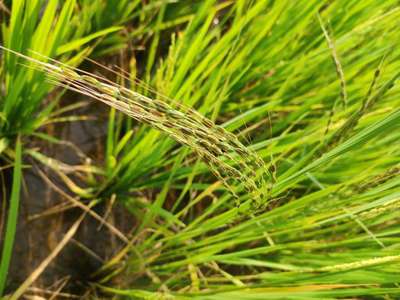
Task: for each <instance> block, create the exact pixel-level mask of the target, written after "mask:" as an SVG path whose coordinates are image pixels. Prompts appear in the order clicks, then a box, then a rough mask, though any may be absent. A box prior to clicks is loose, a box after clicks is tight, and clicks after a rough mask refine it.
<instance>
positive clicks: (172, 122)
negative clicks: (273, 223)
mask: <svg viewBox="0 0 400 300" xmlns="http://www.w3.org/2000/svg"><path fill="white" fill-rule="evenodd" d="M0 47H1V46H0ZM1 49H3V50H6V51H9V52H11V53H14V54H15V55H17V56H19V57H21V58H23V59H25V60H28V61H30V62H31V63H32V67H33V68H35V69H37V70H40V71H42V72H44V73H45V74H46V75H47V77H48V81H49V82H50V83H52V84H54V85H57V86H60V87H63V88H66V89H69V90H72V91H75V92H78V93H81V94H83V95H86V96H88V97H91V98H94V99H96V100H99V101H101V102H103V103H105V104H107V105H109V106H111V107H114V108H115V109H117V110H119V111H121V112H123V113H125V114H126V115H128V116H130V117H132V118H134V119H136V120H138V121H140V122H144V123H147V124H148V125H150V126H152V127H154V128H156V129H158V130H160V131H163V132H165V133H166V134H168V135H169V136H170V137H172V138H173V139H174V140H176V141H177V142H179V143H181V144H184V145H186V146H188V147H190V148H191V149H192V150H193V151H194V152H195V153H196V154H197V155H198V156H199V157H200V158H201V159H202V160H203V161H204V162H205V163H206V164H207V165H208V166H209V168H210V170H211V172H212V173H213V174H214V175H215V176H216V177H217V178H219V179H220V180H221V181H222V183H223V184H224V185H225V186H226V188H227V189H228V190H229V191H230V192H231V194H232V195H233V196H234V197H235V198H236V205H237V206H240V205H241V204H242V203H243V201H250V204H251V205H250V207H251V208H252V209H254V210H260V209H263V208H265V207H266V205H267V203H268V197H269V196H268V193H269V191H270V187H268V186H267V181H266V178H267V177H268V174H267V173H268V171H267V168H266V166H265V165H264V162H263V160H262V159H261V158H260V157H259V156H258V155H257V154H256V153H255V152H253V151H251V150H249V149H248V148H247V147H245V146H244V145H243V144H242V143H241V142H240V141H239V139H238V138H237V137H236V136H235V135H234V134H232V133H230V132H228V131H226V130H225V129H224V128H222V127H221V126H218V125H216V124H215V123H214V122H212V121H211V120H209V119H207V118H206V117H204V116H202V115H201V114H200V113H198V112H197V111H195V110H194V109H192V108H189V107H186V106H184V105H182V104H180V103H178V102H176V101H173V102H172V103H167V102H165V101H163V100H160V99H151V98H149V97H146V96H144V95H142V94H140V93H137V92H135V91H132V90H130V89H128V88H126V87H123V86H120V85H118V84H115V83H113V82H111V81H109V80H107V79H104V78H102V77H100V76H95V75H92V74H89V73H87V72H85V71H82V70H78V69H74V68H71V67H69V66H67V65H64V64H62V63H60V62H58V61H55V60H50V61H51V63H46V62H42V61H40V60H37V59H35V58H33V57H29V56H26V55H23V54H20V53H18V52H14V51H12V50H9V49H6V48H4V47H1ZM255 170H261V174H257V173H256V171H255ZM240 185H242V186H243V190H242V191H240V190H239V191H237V190H235V188H234V187H235V186H240ZM244 195H246V196H248V197H241V196H244Z"/></svg>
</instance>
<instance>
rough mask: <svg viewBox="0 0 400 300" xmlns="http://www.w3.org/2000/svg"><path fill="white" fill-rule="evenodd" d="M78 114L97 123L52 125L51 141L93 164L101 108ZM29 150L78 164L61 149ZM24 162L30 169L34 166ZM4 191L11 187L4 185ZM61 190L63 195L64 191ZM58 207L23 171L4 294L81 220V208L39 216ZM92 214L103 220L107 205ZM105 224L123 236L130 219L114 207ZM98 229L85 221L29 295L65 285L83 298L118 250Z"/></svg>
mask: <svg viewBox="0 0 400 300" xmlns="http://www.w3.org/2000/svg"><path fill="white" fill-rule="evenodd" d="M67 98H68V97H67ZM102 110H103V111H102ZM80 113H81V114H86V115H92V116H96V118H97V120H95V121H84V122H74V123H70V124H67V125H61V124H56V127H54V128H53V129H50V130H54V131H57V135H56V136H61V137H63V139H65V140H68V141H71V142H73V143H74V144H75V145H78V146H79V148H80V150H82V151H83V152H84V153H85V154H86V155H88V156H89V157H90V158H92V159H93V160H95V161H96V160H99V159H101V153H102V147H101V144H102V141H104V135H105V131H106V125H105V124H106V122H104V121H103V120H102V116H104V115H105V114H106V112H105V111H104V107H103V106H101V105H97V104H93V105H90V106H88V107H85V108H84V111H80ZM34 146H40V150H41V152H43V153H46V154H48V155H49V156H51V157H55V158H59V159H60V160H62V161H63V162H65V163H69V164H71V165H73V164H76V163H78V161H79V160H78V157H77V155H75V154H74V152H73V151H71V149H70V148H69V147H66V146H64V145H58V146H52V147H49V145H48V144H47V143H45V144H43V145H34ZM28 160H29V158H28ZM26 162H29V163H31V162H33V160H30V161H26ZM40 168H41V170H42V171H43V172H44V173H45V174H46V176H48V178H49V179H50V180H51V181H52V182H54V183H55V184H56V185H57V186H58V187H61V188H62V184H61V182H60V181H59V180H58V178H57V177H56V175H54V173H53V172H51V171H49V170H48V169H45V168H44V167H43V166H40ZM10 173H11V172H9V174H8V175H10ZM8 177H9V176H8ZM7 186H10V184H9V183H8V184H7ZM62 189H63V188H62ZM63 190H64V191H66V189H63ZM62 202H64V203H67V202H68V201H66V199H65V198H64V197H62V196H60V195H59V193H57V192H56V191H54V189H52V188H51V187H49V185H48V184H47V183H46V182H45V181H44V180H43V179H42V178H41V177H40V176H39V173H38V169H37V168H32V169H30V170H25V171H24V187H23V195H22V198H21V206H20V214H19V223H18V229H17V234H16V241H15V247H14V248H15V249H14V255H13V258H12V262H11V266H10V272H9V285H8V288H7V290H8V291H12V290H14V289H15V288H17V287H18V286H19V285H20V284H21V283H22V282H23V281H24V280H25V279H26V278H27V276H29V274H31V273H32V272H33V271H34V270H35V269H36V268H37V266H38V265H39V264H40V263H41V262H42V261H43V260H44V259H45V258H46V257H47V256H48V255H49V254H50V253H51V251H52V250H53V249H54V248H55V247H56V246H57V244H58V243H59V242H60V240H61V239H62V238H63V236H64V234H65V233H66V232H67V231H68V229H69V228H70V227H71V226H72V224H74V222H75V221H76V220H77V219H78V218H79V216H80V215H81V213H82V210H81V209H80V208H72V209H68V210H66V211H64V212H62V211H59V210H56V212H54V213H52V214H49V215H44V214H43V213H44V212H48V211H49V209H51V208H54V207H56V205H58V204H60V203H62ZM0 209H1V208H0ZM94 210H95V212H97V213H98V214H99V215H100V216H104V215H105V213H106V211H107V205H106V204H104V205H98V206H97V207H96V208H95V209H94ZM107 221H108V222H109V223H111V224H114V225H115V226H116V227H117V228H120V229H121V228H122V229H123V228H125V229H126V230H128V229H129V228H131V227H132V220H131V218H127V217H124V210H123V209H122V208H118V206H116V205H115V206H114V207H113V210H112V213H111V215H110V216H109V217H107ZM99 225H100V224H99V222H98V221H97V220H95V219H94V218H93V217H91V216H86V217H85V220H84V221H83V223H82V224H81V226H80V228H79V230H78V232H77V233H76V234H75V236H74V237H73V239H72V240H71V241H70V242H69V243H68V244H67V246H66V247H65V248H64V249H63V250H62V252H61V253H60V255H59V256H58V257H57V258H56V259H55V260H54V261H53V262H52V263H51V264H50V266H49V267H48V268H47V269H46V270H45V271H44V273H43V274H42V275H41V276H40V278H39V279H38V280H37V281H36V282H35V284H34V285H33V287H34V288H33V289H31V291H32V293H33V294H39V295H41V296H43V297H45V298H46V299H47V297H46V295H45V294H42V293H41V292H38V290H37V288H40V289H51V290H56V289H57V288H58V287H61V286H62V285H63V284H65V287H64V288H63V289H62V291H63V292H67V293H73V294H78V295H82V293H84V292H85V290H87V287H88V284H89V282H90V277H91V274H92V273H93V272H94V271H96V270H97V269H98V268H99V267H100V266H101V265H102V263H103V261H104V260H105V259H107V258H109V257H110V256H112V254H114V253H115V251H116V250H118V249H120V246H121V245H122V243H121V242H120V240H119V239H118V238H117V237H115V236H114V235H113V234H112V233H111V232H110V231H109V230H108V229H107V228H106V227H105V226H99ZM0 249H1V245H0ZM35 288H36V289H35ZM47 296H48V295H47Z"/></svg>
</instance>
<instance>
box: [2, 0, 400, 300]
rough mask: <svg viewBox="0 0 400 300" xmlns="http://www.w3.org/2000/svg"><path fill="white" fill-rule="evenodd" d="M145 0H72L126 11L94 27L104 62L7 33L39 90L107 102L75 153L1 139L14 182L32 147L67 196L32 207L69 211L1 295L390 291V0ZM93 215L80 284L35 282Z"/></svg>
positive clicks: (31, 161)
mask: <svg viewBox="0 0 400 300" xmlns="http://www.w3.org/2000/svg"><path fill="white" fill-rule="evenodd" d="M139 2H140V1H132V2H130V1H121V2H120V4H118V5H116V9H115V14H114V13H113V14H111V15H110V19H107V14H106V11H107V10H110V9H111V8H112V7H113V5H114V4H113V3H111V1H107V0H98V1H94V2H93V3H94V4H90V3H89V2H87V1H82V2H81V3H80V4H82V5H83V6H82V7H85V5H88V7H89V6H90V7H92V8H94V11H95V12H94V15H95V16H96V17H95V18H94V19H92V21H91V22H92V23H90V24H91V25H93V28H96V29H99V28H103V27H104V26H106V27H107V26H113V25H118V26H122V27H123V29H121V31H118V32H121V34H120V35H111V36H110V37H108V38H105V39H104V40H102V42H101V47H100V48H99V50H98V52H97V53H98V55H99V56H97V55H95V57H96V60H97V61H98V62H96V61H92V60H91V61H90V62H88V63H85V64H84V65H82V66H81V67H79V68H76V64H74V63H70V62H68V61H67V60H63V59H62V60H59V59H57V60H55V59H53V58H51V56H52V55H51V54H49V53H46V52H43V51H38V50H37V49H32V50H34V51H29V50H26V51H25V50H24V51H20V49H15V48H13V47H10V46H9V45H7V44H5V45H4V47H3V46H2V47H1V49H2V50H3V53H7V54H4V55H6V56H7V57H13V60H14V61H15V62H19V63H20V64H16V65H14V67H15V68H16V69H17V70H18V72H21V73H23V72H33V73H34V74H38V76H40V78H41V79H42V80H43V84H46V86H47V85H49V86H48V88H47V91H49V90H52V93H54V94H55V95H60V97H61V94H63V97H62V98H63V99H67V100H68V101H71V99H72V98H73V97H75V96H76V95H78V94H79V95H80V96H81V97H83V98H81V99H83V100H82V101H87V102H90V103H93V104H94V107H95V108H96V110H95V113H94V114H95V115H96V116H97V115H100V113H98V112H99V111H101V109H105V108H106V109H107V110H108V109H109V111H107V113H108V115H107V117H106V118H105V119H102V122H103V124H106V126H107V128H106V130H105V133H104V137H99V138H98V145H100V146H98V147H97V148H99V149H98V152H96V153H97V154H96V155H97V156H94V155H93V153H82V155H80V156H79V158H80V161H79V162H77V163H76V164H74V165H71V164H69V163H67V162H65V161H63V158H62V157H61V158H60V157H57V158H56V157H51V155H50V154H48V153H46V149H39V148H37V147H34V145H35V144H34V141H35V138H34V137H30V138H28V137H26V136H25V137H24V136H22V138H23V139H24V140H25V142H26V141H29V140H31V141H32V146H31V145H30V144H29V143H28V144H26V145H27V146H25V148H24V149H23V151H21V150H22V149H21V140H20V139H17V141H18V142H17V146H16V147H8V146H6V147H5V148H7V149H8V150H7V153H8V158H9V160H8V162H10V163H11V166H12V167H13V172H12V173H13V178H12V180H11V182H12V184H13V190H12V193H11V195H10V198H11V200H13V199H15V198H16V197H18V194H19V191H20V189H21V186H20V182H21V180H20V179H21V177H23V176H24V172H26V171H25V170H26V169H28V168H30V166H31V165H32V166H35V167H36V168H38V169H39V171H38V174H37V175H38V176H41V177H42V178H45V183H46V184H48V185H49V186H51V189H53V190H55V191H57V193H59V194H60V195H61V196H62V199H64V200H65V202H61V203H57V204H55V205H54V207H50V209H48V210H45V211H44V212H43V216H46V217H49V218H51V217H52V216H53V215H55V214H64V213H65V212H69V213H73V212H75V213H76V215H77V216H76V221H75V223H73V225H72V226H71V227H70V229H69V230H68V231H66V234H65V236H64V237H62V238H61V237H60V238H59V240H60V243H59V244H58V245H57V247H54V248H53V250H52V251H51V252H49V256H48V257H47V258H46V259H45V260H43V261H41V263H40V264H38V267H37V269H36V271H35V272H32V274H31V275H30V276H29V277H28V278H27V279H26V280H25V281H24V282H22V283H21V285H19V288H17V289H16V290H10V289H9V290H7V296H9V297H10V298H11V299H15V298H18V297H19V296H22V295H26V296H28V297H29V296H32V295H35V296H36V295H40V296H44V295H49V294H52V293H53V294H52V295H54V293H56V291H58V292H64V294H63V295H64V296H63V297H72V298H74V297H78V298H79V297H81V298H85V297H86V298H87V297H89V298H94V299H97V298H99V299H103V298H106V299H221V300H222V299H227V298H229V299H397V298H398V297H399V295H400V287H399V284H400V282H399V278H400V272H399V270H400V268H399V266H400V255H399V247H400V240H399V230H400V227H399V225H400V222H399V200H400V193H399V192H400V180H399V178H400V177H399V175H400V171H399V170H400V165H399V158H400V147H399V145H400V144H399V143H398V140H399V138H400V130H399V129H400V128H399V124H400V110H399V103H400V100H399V95H400V93H399V92H400V90H399V84H398V82H399V76H400V72H399V71H398V70H399V66H400V64H399V59H398V58H399V57H400V50H399V48H398V46H397V44H396V41H397V40H398V39H399V38H400V32H399V31H398V30H397V28H398V19H399V16H400V7H399V4H398V2H397V1H394V0H393V1H392V0H389V1H382V2H379V1H378V2H377V1H373V0H366V1H362V2H360V1H356V0H350V1H348V0H346V1H345V0H337V1H322V2H321V1H316V0H315V1H314V0H312V1H247V0H239V1H216V0H207V1H198V2H197V1H195V2H193V3H190V4H189V3H188V2H185V1H183V2H171V1H148V2H146V3H144V4H143V7H142V8H143V9H142V10H137V11H136V9H138V7H139V4H138V3H139ZM147 12H149V14H150V15H151V16H152V18H151V20H152V21H150V22H149V21H148V20H147V19H146V18H145V17H144V16H146V14H147ZM86 16H87V18H89V15H86ZM116 16H117V17H116ZM118 17H120V18H118ZM131 20H134V21H132V22H130V21H131ZM88 27H90V26H89V25H88V24H86V25H85V28H88ZM131 38H134V40H133V41H131V40H130V39H131ZM77 49H79V47H77ZM104 54H107V55H109V56H108V57H107V59H105V60H102V59H101V57H100V55H104ZM115 65H118V66H117V67H116V66H115ZM24 70H25V71H24ZM27 70H29V71H27ZM138 78H142V79H143V80H139V79H138ZM65 91H69V92H68V93H65ZM64 93H65V94H64ZM71 95H75V96H71ZM93 99H94V100H97V101H92V100H93ZM102 104H105V105H102ZM60 105H61V108H60V109H62V102H61V104H60ZM70 105H71V104H70ZM72 105H73V104H72ZM71 113H73V114H74V115H73V116H72V117H73V118H74V120H78V119H79V117H80V116H81V115H80V112H79V111H76V112H74V111H71ZM217 124H218V125H217ZM44 127H45V125H44ZM20 134H21V133H20ZM57 138H58V137H57V134H53V135H51V134H49V135H48V140H54V139H57ZM74 147H75V149H76V147H77V148H78V150H76V151H78V152H79V151H80V153H81V152H84V151H82V150H80V149H79V147H80V145H79V144H78V145H74ZM14 149H15V150H14ZM37 166H39V167H37ZM40 168H43V170H47V171H48V172H49V173H50V174H54V177H51V176H52V175H47V174H44V172H43V171H41V169H40ZM22 202H23V201H22ZM13 203H14V205H10V212H9V216H10V217H9V220H11V221H10V222H11V223H13V224H15V222H16V218H17V214H16V211H17V206H16V205H15V204H16V202H15V201H14V202H13ZM65 203H69V205H66V204H65ZM102 208H104V209H105V210H104V213H103V211H102ZM81 210H83V212H81ZM114 210H115V211H117V210H123V211H124V213H125V214H124V215H123V217H121V215H120V214H117V213H115V214H114ZM92 217H93V218H94V219H95V220H96V222H100V226H99V228H100V227H102V226H104V227H106V230H107V232H109V233H110V234H111V236H112V237H113V238H115V239H116V240H117V242H115V241H113V242H111V243H110V248H111V250H112V251H111V253H112V255H111V256H107V255H105V256H104V257H103V256H101V255H99V254H97V253H96V251H94V250H91V249H90V246H86V245H85V241H82V244H81V245H80V248H83V249H85V253H86V254H87V255H88V256H91V257H95V258H96V259H97V260H98V261H101V266H100V267H99V268H98V269H97V271H96V272H93V274H92V275H91V276H88V278H85V279H84V280H81V281H80V282H79V284H80V285H81V286H83V287H84V292H83V293H82V294H79V293H76V292H74V291H73V290H72V289H70V286H72V285H69V284H70V283H72V281H73V280H71V279H66V280H64V281H62V282H64V283H63V284H61V283H60V282H61V281H56V280H55V281H54V282H56V283H57V284H55V285H54V286H57V287H58V290H57V289H56V288H54V289H53V288H52V287H50V285H48V287H49V288H48V290H46V291H47V293H49V294H45V291H44V290H43V289H41V290H38V289H36V290H34V289H32V288H33V287H36V285H35V284H38V278H40V275H41V274H45V273H46V271H47V267H48V266H50V265H51V264H54V263H55V262H57V261H59V260H60V259H61V256H60V255H59V254H60V252H61V251H63V249H64V247H65V245H67V244H70V243H73V242H74V243H77V242H76V241H73V236H74V235H75V234H76V233H77V231H78V228H80V227H81V226H82V222H83V221H82V220H85V219H86V218H92ZM118 218H123V219H124V221H127V222H128V224H129V226H130V227H129V228H123V226H121V227H119V226H118V224H119V223H118ZM116 219H117V222H116ZM7 228H10V231H8V234H7V236H6V240H7V241H8V243H7V245H6V246H4V247H3V249H4V251H3V252H4V253H5V259H3V261H4V262H5V263H3V264H2V265H1V267H0V276H3V277H0V280H1V278H3V279H2V280H3V285H4V283H5V282H6V280H5V279H4V278H5V276H4V274H5V273H4V270H6V269H7V267H5V264H8V262H9V261H10V257H11V255H12V251H11V249H12V247H11V246H10V245H12V244H13V241H12V240H13V236H14V230H15V226H12V225H10V226H9V225H7ZM7 230H8V229H7ZM102 234H103V233H100V231H97V233H94V235H95V238H96V239H97V241H99V240H100V239H102V238H103V236H102ZM88 243H89V241H88ZM88 245H93V244H88ZM11 264H12V260H11ZM1 272H3V273H1ZM0 282H1V281H0ZM60 295H61V293H60ZM60 297H61V296H60Z"/></svg>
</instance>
